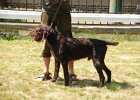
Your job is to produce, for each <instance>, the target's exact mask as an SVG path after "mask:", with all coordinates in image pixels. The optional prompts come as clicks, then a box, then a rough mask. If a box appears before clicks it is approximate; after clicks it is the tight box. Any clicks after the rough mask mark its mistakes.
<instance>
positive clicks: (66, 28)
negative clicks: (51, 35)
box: [41, 12, 72, 58]
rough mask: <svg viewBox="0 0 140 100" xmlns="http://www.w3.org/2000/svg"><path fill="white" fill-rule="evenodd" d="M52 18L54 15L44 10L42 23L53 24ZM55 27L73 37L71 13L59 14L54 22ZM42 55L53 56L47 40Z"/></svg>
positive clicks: (65, 34)
mask: <svg viewBox="0 0 140 100" xmlns="http://www.w3.org/2000/svg"><path fill="white" fill-rule="evenodd" d="M52 18H53V17H48V16H47V14H46V13H45V12H42V15H41V23H43V24H47V25H51V21H52ZM53 28H55V29H57V30H58V31H59V32H60V33H61V34H63V35H64V36H66V37H72V32H71V15H70V13H65V14H61V15H58V16H57V18H56V20H55V22H54V25H53ZM42 57H44V58H46V57H51V53H50V48H49V45H48V43H47V42H46V43H45V47H44V50H43V52H42Z"/></svg>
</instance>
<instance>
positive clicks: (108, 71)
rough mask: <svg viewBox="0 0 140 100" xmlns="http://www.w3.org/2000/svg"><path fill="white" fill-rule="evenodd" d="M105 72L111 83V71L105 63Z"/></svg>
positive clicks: (108, 81)
mask: <svg viewBox="0 0 140 100" xmlns="http://www.w3.org/2000/svg"><path fill="white" fill-rule="evenodd" d="M103 70H104V71H105V73H106V75H107V83H110V82H111V71H110V70H109V69H108V68H107V67H106V65H105V63H104V64H103Z"/></svg>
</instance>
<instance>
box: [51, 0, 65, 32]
mask: <svg viewBox="0 0 140 100" xmlns="http://www.w3.org/2000/svg"><path fill="white" fill-rule="evenodd" d="M62 1H63V0H61V1H60V3H59V5H58V7H57V9H56V12H55V15H54V16H53V19H52V21H51V25H50V29H51V28H52V25H53V24H54V22H55V20H56V17H57V14H58V11H59V9H60V7H61V4H62Z"/></svg>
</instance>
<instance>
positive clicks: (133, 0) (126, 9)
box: [0, 0, 140, 14]
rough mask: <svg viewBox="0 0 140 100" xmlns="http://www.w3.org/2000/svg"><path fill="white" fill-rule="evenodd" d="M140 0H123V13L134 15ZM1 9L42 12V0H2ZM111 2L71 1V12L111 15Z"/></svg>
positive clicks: (97, 0)
mask: <svg viewBox="0 0 140 100" xmlns="http://www.w3.org/2000/svg"><path fill="white" fill-rule="evenodd" d="M139 3H140V0H122V11H121V13H124V14H125V13H129V14H133V13H135V10H136V5H137V4H139ZM0 4H1V5H0V6H1V7H0V8H1V9H6V10H33V11H41V8H42V6H41V4H42V3H41V0H1V1H0ZM109 4H110V0H70V5H71V9H72V10H71V12H80V13H81V12H84V13H109Z"/></svg>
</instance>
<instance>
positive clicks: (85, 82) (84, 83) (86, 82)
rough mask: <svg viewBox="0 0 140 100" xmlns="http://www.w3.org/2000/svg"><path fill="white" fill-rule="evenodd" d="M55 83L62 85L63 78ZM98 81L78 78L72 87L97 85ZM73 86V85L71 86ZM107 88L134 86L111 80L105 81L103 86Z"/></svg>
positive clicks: (112, 89) (117, 88)
mask: <svg viewBox="0 0 140 100" xmlns="http://www.w3.org/2000/svg"><path fill="white" fill-rule="evenodd" d="M56 84H59V85H64V79H62V78H61V79H58V80H57V82H56ZM98 84H99V81H98V80H92V79H80V80H78V84H77V85H74V87H79V88H84V87H98ZM72 87H73V86H72ZM104 87H106V88H107V89H109V90H111V91H117V90H120V89H132V88H134V86H132V85H131V84H129V83H127V82H122V83H121V82H116V81H112V82H111V83H105V86H104Z"/></svg>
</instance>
